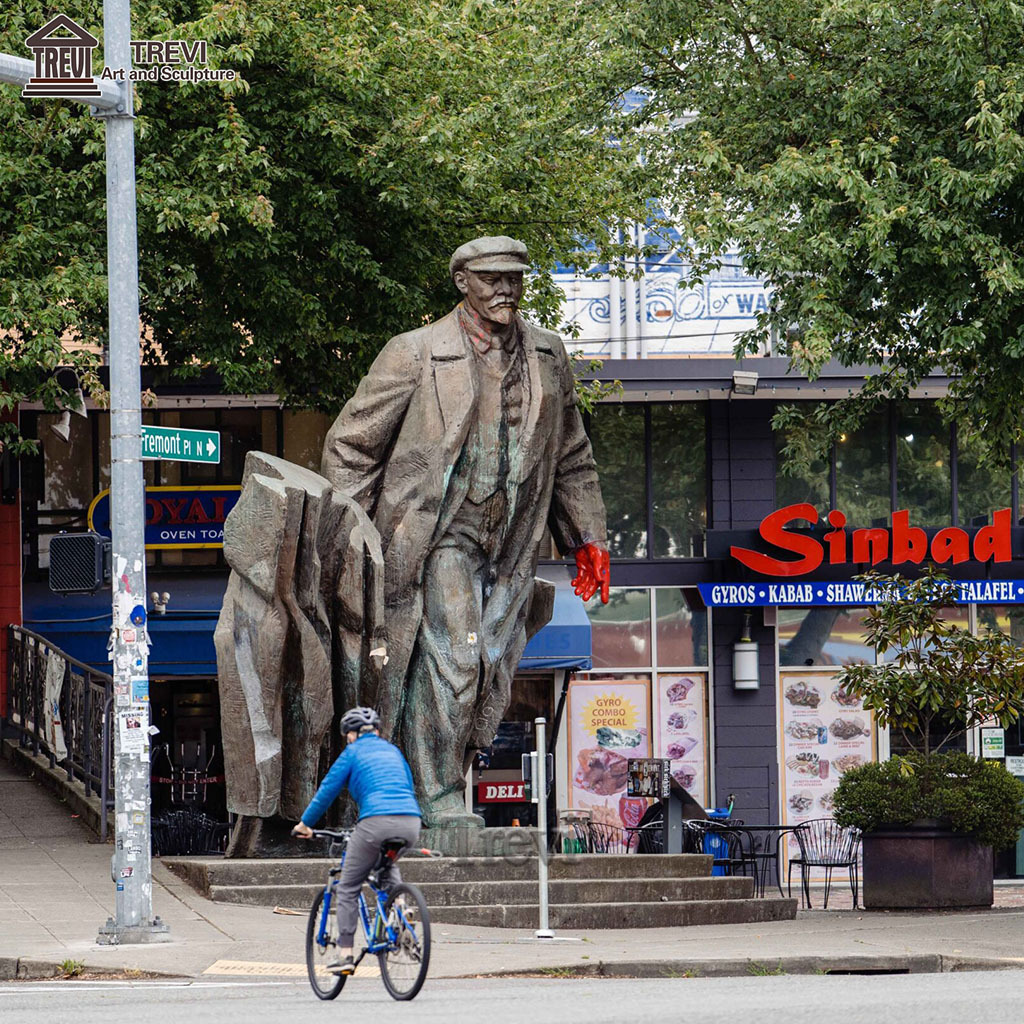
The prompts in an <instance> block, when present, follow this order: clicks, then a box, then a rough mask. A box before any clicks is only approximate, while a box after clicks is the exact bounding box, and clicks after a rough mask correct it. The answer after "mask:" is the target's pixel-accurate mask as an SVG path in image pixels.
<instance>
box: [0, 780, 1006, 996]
mask: <svg viewBox="0 0 1024 1024" xmlns="http://www.w3.org/2000/svg"><path fill="white" fill-rule="evenodd" d="M111 851H112V846H110V845H105V846H101V845H100V844H99V843H98V842H97V841H96V838H95V836H94V835H93V833H92V832H91V831H89V830H88V829H87V828H85V826H83V825H81V824H80V823H79V821H78V820H77V819H76V818H74V817H72V814H71V812H70V811H69V810H67V809H66V808H64V807H63V806H62V804H61V803H60V802H59V801H58V800H57V799H56V798H55V797H53V796H52V795H51V794H49V793H48V792H46V791H45V790H44V789H42V787H41V786H39V785H38V784H37V783H36V782H34V781H32V780H30V779H26V777H25V776H24V775H22V774H20V773H19V772H18V771H16V770H14V769H12V768H11V767H10V765H9V764H8V762H6V761H3V760H0V979H2V978H4V977H13V976H15V974H16V973H17V965H18V962H21V963H22V974H23V975H25V974H30V975H35V976H39V975H41V974H45V973H46V971H47V969H48V968H47V966H46V965H52V964H60V963H61V962H62V961H66V960H75V961H80V962H82V963H84V964H85V965H87V966H88V967H90V968H100V969H118V970H124V969H140V970H144V971H157V972H162V973H168V974H176V975H182V976H188V977H198V976H200V975H202V974H204V973H207V974H210V973H214V974H231V973H234V974H240V975H244V974H260V975H264V976H275V975H277V976H282V977H287V976H304V966H303V965H304V939H305V927H306V917H305V914H304V913H301V914H298V915H291V914H280V913H275V912H274V911H273V910H271V909H269V908H262V907H242V906H233V905H230V904H218V903H213V902H211V901H209V900H207V899H204V898H203V897H201V896H199V895H197V894H196V893H195V892H193V891H192V890H191V889H189V888H188V887H187V886H186V885H185V883H184V882H182V881H181V880H180V879H178V878H176V877H175V876H174V875H172V874H171V873H170V872H169V871H167V870H166V869H165V868H164V866H163V865H162V864H161V863H160V862H159V861H154V865H153V907H154V912H155V913H156V914H158V915H159V916H160V917H161V918H162V919H163V920H164V921H165V922H166V923H167V924H168V925H169V926H170V941H169V942H166V943H158V944H153V945H142V946H121V947H116V946H114V947H110V946H99V945H97V943H96V935H97V931H98V929H99V927H100V925H102V924H103V923H104V922H105V921H106V919H107V917H108V916H110V915H111V914H112V913H113V909H114V885H113V882H112V881H111V879H110V854H111ZM812 895H813V899H814V901H815V903H816V904H817V905H818V906H820V902H821V892H820V890H815V891H814V893H813V894H812ZM833 900H834V903H833ZM849 905H850V893H849V887H848V886H847V887H845V889H844V886H843V883H842V882H840V883H839V884H838V885H837V886H836V887H835V888H834V890H833V896H831V897H830V899H829V910H828V911H822V910H818V909H815V910H810V911H801V912H800V913H798V915H797V917H796V920H794V921H780V922H773V923H770V924H756V925H711V926H704V927H699V928H689V929H687V928H656V929H642V930H624V931H615V930H607V931H591V932H564V933H559V936H558V939H556V940H554V941H550V940H542V941H538V940H535V939H533V937H532V935H531V933H529V932H514V931H506V930H503V929H495V928H472V927H461V926H457V925H438V926H436V928H435V930H434V945H433V954H432V959H431V968H430V973H431V976H432V977H461V976H473V975H478V974H487V973H492V972H510V971H511V972H532V973H547V974H550V975H558V974H564V973H568V972H569V971H571V972H573V973H575V972H585V973H601V974H609V973H617V972H618V973H625V974H645V975H647V976H650V975H652V974H653V975H655V976H661V975H666V974H674V975H677V976H678V975H688V974H718V973H729V974H745V973H746V974H750V973H768V972H772V971H777V970H779V969H780V968H781V969H783V970H786V971H789V972H792V973H797V972H819V971H823V970H825V971H827V970H835V969H845V970H851V969H857V970H865V969H869V970H908V969H909V970H920V971H935V970H956V969H970V968H971V967H980V966H990V967H991V966H999V967H1012V968H1019V967H1024V957H1022V956H1020V954H1021V946H1020V936H1021V934H1022V933H1024V932H1022V930H1024V886H1017V885H1014V886H999V887H997V891H996V908H995V909H994V910H992V911H982V912H974V913H900V914H895V913H867V912H864V911H853V910H849V909H842V908H843V907H844V906H845V907H849ZM833 906H835V907H836V908H837V909H833ZM33 961H34V963H33ZM224 961H231V962H232V964H224V963H223V962H224ZM994 961H997V963H994ZM218 962H221V963H220V964H219V965H218ZM366 973H372V971H370V972H366Z"/></svg>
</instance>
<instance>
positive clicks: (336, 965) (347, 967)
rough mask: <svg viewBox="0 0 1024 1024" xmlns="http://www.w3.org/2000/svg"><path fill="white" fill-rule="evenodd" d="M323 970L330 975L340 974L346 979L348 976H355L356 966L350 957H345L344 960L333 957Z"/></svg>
mask: <svg viewBox="0 0 1024 1024" xmlns="http://www.w3.org/2000/svg"><path fill="white" fill-rule="evenodd" d="M324 969H325V970H326V971H327V972H328V973H330V974H341V975H343V976H344V977H348V976H349V975H350V974H355V972H356V965H355V961H354V960H353V959H352V957H350V956H347V957H345V959H344V960H342V959H341V957H335V958H334V959H333V960H331V961H330V963H328V964H327V965H326V966H325V968H324Z"/></svg>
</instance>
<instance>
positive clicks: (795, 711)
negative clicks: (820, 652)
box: [779, 672, 876, 852]
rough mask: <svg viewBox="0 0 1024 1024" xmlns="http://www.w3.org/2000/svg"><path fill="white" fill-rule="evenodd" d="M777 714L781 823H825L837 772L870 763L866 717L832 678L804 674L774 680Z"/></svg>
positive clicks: (871, 736)
mask: <svg viewBox="0 0 1024 1024" xmlns="http://www.w3.org/2000/svg"><path fill="white" fill-rule="evenodd" d="M779 709H780V711H779V715H780V726H781V737H780V741H781V742H780V743H779V750H780V751H781V761H782V763H781V766H780V772H779V774H780V777H781V779H782V821H783V823H784V824H787V825H798V824H799V823H800V822H802V821H809V820H810V819H812V818H830V817H831V816H832V802H833V796H834V794H835V791H836V786H838V785H839V780H840V779H841V778H842V777H843V772H846V771H849V769H850V768H853V767H855V766H857V765H860V764H866V763H868V762H870V761H874V760H875V759H876V741H875V725H874V721H873V718H872V715H871V712H870V711H866V710H865V709H864V705H863V703H862V702H861V700H860V698H858V697H855V696H853V694H849V693H847V692H846V691H845V690H844V689H843V688H842V686H840V685H839V682H838V680H837V678H836V677H835V676H834V675H829V674H826V673H818V674H815V673H810V672H808V673H791V672H783V673H781V674H780V676H779ZM790 840H791V843H790V846H791V847H794V848H795V842H794V841H792V837H790ZM791 852H793V851H792V850H791Z"/></svg>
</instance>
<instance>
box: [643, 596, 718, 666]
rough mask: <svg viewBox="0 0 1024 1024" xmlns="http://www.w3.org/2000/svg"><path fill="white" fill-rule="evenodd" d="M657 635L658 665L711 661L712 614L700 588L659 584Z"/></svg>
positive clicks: (693, 663) (656, 599)
mask: <svg viewBox="0 0 1024 1024" xmlns="http://www.w3.org/2000/svg"><path fill="white" fill-rule="evenodd" d="M654 599H655V634H656V637H657V641H658V643H657V648H658V664H659V665H661V666H664V667H669V666H680V667H689V666H691V665H706V664H707V663H708V613H707V609H705V608H704V606H703V605H702V604H701V602H700V599H699V597H698V596H697V591H695V590H694V589H693V588H687V587H658V588H657V589H656V590H655V592H654Z"/></svg>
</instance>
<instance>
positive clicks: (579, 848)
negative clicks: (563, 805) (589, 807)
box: [558, 811, 591, 853]
mask: <svg viewBox="0 0 1024 1024" xmlns="http://www.w3.org/2000/svg"><path fill="white" fill-rule="evenodd" d="M590 819H591V814H590V811H559V812H558V832H559V835H560V836H561V838H562V853H586V852H587V841H586V839H585V838H584V837H585V836H586V834H587V826H588V825H589V824H590Z"/></svg>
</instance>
